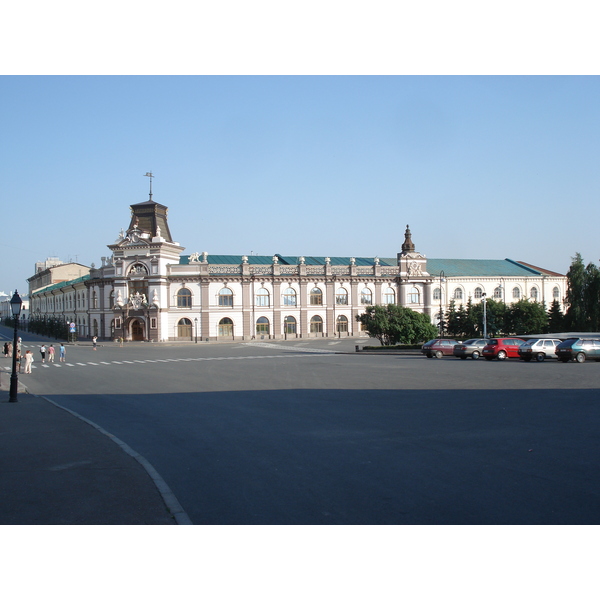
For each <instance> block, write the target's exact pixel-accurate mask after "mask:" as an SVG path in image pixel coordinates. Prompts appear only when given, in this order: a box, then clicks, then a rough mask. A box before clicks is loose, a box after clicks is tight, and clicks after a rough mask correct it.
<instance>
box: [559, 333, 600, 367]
mask: <svg viewBox="0 0 600 600" xmlns="http://www.w3.org/2000/svg"><path fill="white" fill-rule="evenodd" d="M556 356H557V357H558V360H560V361H561V362H569V361H570V360H574V361H576V362H578V363H582V362H585V361H586V359H588V358H591V359H593V360H596V361H600V339H582V338H572V339H569V340H565V341H564V342H561V343H560V344H559V345H558V346H557V347H556Z"/></svg>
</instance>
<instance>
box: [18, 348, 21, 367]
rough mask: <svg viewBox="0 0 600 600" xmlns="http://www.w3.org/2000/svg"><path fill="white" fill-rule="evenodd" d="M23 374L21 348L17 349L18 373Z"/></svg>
mask: <svg viewBox="0 0 600 600" xmlns="http://www.w3.org/2000/svg"><path fill="white" fill-rule="evenodd" d="M20 372H21V348H17V373H20Z"/></svg>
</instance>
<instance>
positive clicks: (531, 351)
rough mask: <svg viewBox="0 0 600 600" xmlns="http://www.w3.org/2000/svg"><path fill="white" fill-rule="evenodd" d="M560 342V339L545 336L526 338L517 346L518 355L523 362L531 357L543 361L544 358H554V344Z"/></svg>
mask: <svg viewBox="0 0 600 600" xmlns="http://www.w3.org/2000/svg"><path fill="white" fill-rule="evenodd" d="M560 342H561V340H555V339H546V338H540V339H536V340H527V341H526V342H525V343H524V344H521V345H520V346H519V356H520V357H521V358H522V359H523V360H524V361H525V362H530V361H531V359H532V358H535V360H536V361H537V362H543V361H544V360H545V359H546V358H556V346H558V345H559V344H560Z"/></svg>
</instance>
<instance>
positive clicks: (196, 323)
mask: <svg viewBox="0 0 600 600" xmlns="http://www.w3.org/2000/svg"><path fill="white" fill-rule="evenodd" d="M194 325H195V326H196V329H195V332H196V344H197V343H198V317H195V318H194Z"/></svg>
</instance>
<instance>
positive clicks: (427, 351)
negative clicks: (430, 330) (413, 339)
mask: <svg viewBox="0 0 600 600" xmlns="http://www.w3.org/2000/svg"><path fill="white" fill-rule="evenodd" d="M457 343H458V342H457V341H456V340H441V339H435V340H429V341H428V342H425V343H424V344H423V345H422V346H421V352H422V353H423V354H424V355H425V356H426V357H427V358H433V357H434V356H435V357H436V358H442V356H452V350H453V348H454V346H456V344H457Z"/></svg>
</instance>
